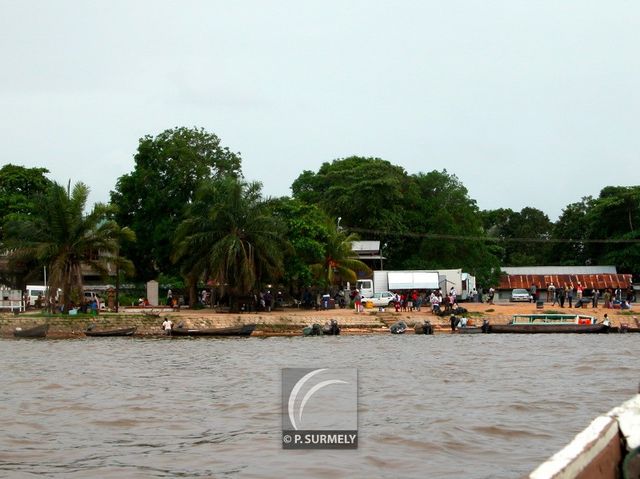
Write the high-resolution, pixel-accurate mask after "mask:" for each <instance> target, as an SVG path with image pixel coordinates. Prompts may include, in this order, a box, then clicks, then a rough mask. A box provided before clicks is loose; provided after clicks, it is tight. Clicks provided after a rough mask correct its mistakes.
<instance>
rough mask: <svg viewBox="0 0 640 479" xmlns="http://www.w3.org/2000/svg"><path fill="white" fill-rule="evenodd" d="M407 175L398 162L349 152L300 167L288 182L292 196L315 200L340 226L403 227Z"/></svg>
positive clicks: (387, 228)
mask: <svg viewBox="0 0 640 479" xmlns="http://www.w3.org/2000/svg"><path fill="white" fill-rule="evenodd" d="M408 183H409V178H408V176H407V174H406V172H405V171H404V169H403V168H401V167H400V166H395V165H392V164H391V163H389V162H388V161H386V160H382V159H380V158H363V157H358V156H351V157H349V158H344V159H339V160H335V161H333V162H331V163H323V164H322V166H321V167H320V169H319V170H318V172H317V173H313V172H311V171H304V172H303V173H302V174H301V175H300V176H299V177H298V178H297V179H296V180H295V181H294V182H293V185H292V186H291V189H292V191H293V196H294V198H296V199H299V200H301V201H304V202H305V203H308V204H317V205H319V206H320V207H322V208H323V209H324V210H325V211H326V212H327V214H328V215H329V216H331V217H333V218H334V219H337V218H338V217H341V218H342V220H341V221H342V222H341V224H342V225H343V226H351V227H359V228H366V229H374V230H398V229H399V228H402V227H403V222H402V215H403V212H404V210H403V198H404V194H405V191H406V190H407V188H408Z"/></svg>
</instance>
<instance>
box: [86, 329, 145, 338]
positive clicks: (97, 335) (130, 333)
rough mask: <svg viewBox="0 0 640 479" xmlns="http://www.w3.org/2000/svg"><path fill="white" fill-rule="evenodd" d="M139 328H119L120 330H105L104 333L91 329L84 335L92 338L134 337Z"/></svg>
mask: <svg viewBox="0 0 640 479" xmlns="http://www.w3.org/2000/svg"><path fill="white" fill-rule="evenodd" d="M137 329H138V328H119V329H105V330H102V331H96V330H95V329H92V328H89V329H87V330H86V331H85V332H84V334H85V336H89V337H92V338H102V337H111V336H133V335H134V334H135V332H136V330H137Z"/></svg>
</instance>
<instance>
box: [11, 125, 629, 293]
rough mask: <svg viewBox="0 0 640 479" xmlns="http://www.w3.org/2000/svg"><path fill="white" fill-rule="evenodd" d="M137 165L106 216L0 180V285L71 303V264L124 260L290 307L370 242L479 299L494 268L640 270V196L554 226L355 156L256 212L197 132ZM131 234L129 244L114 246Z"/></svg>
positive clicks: (70, 198) (605, 203) (584, 205)
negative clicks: (45, 285) (441, 272)
mask: <svg viewBox="0 0 640 479" xmlns="http://www.w3.org/2000/svg"><path fill="white" fill-rule="evenodd" d="M134 159H135V166H134V169H133V171H132V172H130V173H128V174H125V175H123V176H121V177H120V178H119V179H118V181H117V184H116V187H115V189H114V191H112V193H111V206H110V208H107V207H105V206H103V205H96V207H95V208H94V210H93V211H92V212H91V213H89V214H85V213H84V212H83V210H84V208H85V202H86V198H87V196H86V195H87V191H88V190H87V187H86V186H84V185H81V184H79V185H76V187H74V189H73V191H72V192H70V191H66V190H65V189H64V188H62V187H61V186H59V185H56V184H53V183H52V182H51V181H50V180H48V179H47V178H46V176H45V174H46V173H47V170H45V169H43V168H24V167H19V166H13V165H5V166H4V167H3V168H2V169H0V208H1V211H2V218H1V219H2V223H1V226H2V230H1V232H2V236H1V237H0V239H1V240H2V241H3V243H4V244H3V246H4V248H5V249H7V248H10V249H11V250H12V251H13V254H12V255H11V257H12V258H13V261H12V262H11V263H10V265H9V273H11V274H9V275H5V276H3V278H2V280H3V281H4V282H5V283H11V284H18V283H22V284H24V283H23V282H24V279H25V278H26V277H28V275H29V274H30V273H33V271H34V270H35V269H36V268H41V267H42V265H43V264H46V265H47V266H48V267H49V268H52V271H54V272H55V271H56V270H57V271H58V272H55V273H52V279H54V276H55V281H56V284H60V285H61V287H63V288H65V289H66V290H68V291H69V292H70V293H69V294H70V295H73V294H75V293H73V291H77V288H78V284H79V281H80V280H79V264H80V261H85V262H88V263H90V262H91V261H92V259H95V258H96V256H95V254H96V252H97V251H100V252H101V254H106V255H112V256H113V255H116V256H115V257H112V260H113V261H116V259H117V258H119V257H120V256H121V255H120V251H122V252H123V255H122V256H128V257H130V258H131V259H133V261H134V263H135V266H136V269H137V277H136V279H137V280H139V281H146V280H148V279H152V278H153V279H155V278H172V277H173V278H176V277H178V276H181V277H182V278H183V281H184V284H185V285H186V286H187V287H188V288H189V290H190V294H189V297H190V300H191V302H193V301H194V299H195V291H196V288H197V287H198V285H199V284H209V285H222V286H224V289H225V290H226V292H227V293H228V294H230V295H231V296H233V297H240V296H243V295H247V294H250V293H252V292H256V291H257V290H260V289H262V288H263V287H264V286H265V285H266V284H272V283H273V284H279V285H281V286H283V287H284V288H285V289H286V290H288V291H289V292H291V293H293V294H299V293H300V292H301V291H302V290H303V289H305V288H308V287H319V288H322V289H330V288H331V287H332V286H334V285H336V284H338V283H339V282H341V281H344V280H353V279H354V275H355V274H356V273H358V272H360V273H362V271H363V270H364V268H363V265H362V264H358V263H357V262H354V257H353V256H354V255H353V253H352V251H351V250H350V247H349V245H350V244H351V241H353V240H354V239H355V238H357V237H359V238H362V239H366V240H379V241H380V243H381V245H382V251H381V253H382V255H384V257H385V258H386V259H385V268H386V269H448V268H461V269H463V270H464V271H466V272H469V273H471V274H473V275H475V276H476V277H477V279H478V283H479V284H480V285H482V286H488V285H492V284H496V282H497V279H498V275H499V271H500V268H499V267H500V265H503V266H529V265H585V264H613V265H615V266H617V267H618V269H619V271H620V272H624V273H637V272H638V271H640V233H639V230H638V226H639V225H640V186H630V187H621V186H608V187H606V188H604V189H603V190H602V191H601V192H600V195H599V196H598V197H597V198H592V197H586V198H582V199H581V200H580V201H577V202H575V203H572V204H569V205H567V206H566V207H565V208H564V210H563V212H562V215H561V216H560V218H559V219H558V221H556V222H555V223H554V222H552V221H550V220H549V218H548V217H547V215H545V214H544V213H543V212H542V211H540V210H538V209H536V208H534V207H526V208H523V209H522V210H521V211H513V210H511V209H505V208H500V209H496V210H489V211H480V210H479V208H478V206H477V204H476V202H475V200H473V199H472V198H471V197H470V195H469V192H468V191H467V189H466V188H465V186H464V185H463V184H462V183H461V182H460V180H459V179H458V178H457V177H456V176H455V175H453V174H450V173H448V172H447V171H446V170H443V171H436V170H433V171H428V172H420V173H417V174H411V175H410V174H408V173H407V172H406V171H405V170H404V169H403V168H402V167H400V166H397V165H393V164H392V163H390V162H389V161H386V160H384V159H381V158H369V157H357V156H351V157H348V158H343V159H337V160H334V161H332V162H326V163H324V164H322V165H321V166H320V168H319V169H318V171H317V172H313V171H303V172H302V173H301V174H300V175H299V176H298V178H297V179H296V180H295V181H294V182H293V185H292V192H293V195H292V197H290V198H289V197H283V198H277V199H264V198H263V197H262V194H261V185H260V184H259V183H248V182H245V181H243V180H242V173H241V160H240V157H239V155H238V154H236V153H232V152H231V151H230V150H229V149H228V148H226V147H223V146H221V142H220V139H219V138H218V137H217V136H216V135H214V134H212V133H208V132H206V131H204V130H202V129H188V128H175V129H171V130H166V131H164V132H162V133H160V134H159V135H157V136H155V137H152V136H145V137H144V138H142V139H141V140H140V143H139V146H138V150H137V152H136V154H135V156H134ZM133 233H135V235H136V236H137V239H138V240H137V242H136V243H129V244H126V243H122V242H121V241H120V239H122V237H127V236H133ZM356 234H357V235H358V236H355V235H356ZM116 257H117V258H116ZM96 268H100V265H96ZM63 270H64V271H65V273H64V274H63V273H62V272H61V271H63ZM3 271H4V273H6V272H7V268H4V269H3ZM67 300H68V298H65V301H67Z"/></svg>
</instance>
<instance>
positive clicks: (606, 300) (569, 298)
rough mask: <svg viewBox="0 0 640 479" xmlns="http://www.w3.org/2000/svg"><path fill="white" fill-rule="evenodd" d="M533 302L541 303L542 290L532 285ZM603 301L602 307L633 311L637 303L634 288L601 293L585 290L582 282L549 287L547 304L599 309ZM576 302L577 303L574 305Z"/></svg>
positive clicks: (550, 284) (592, 289)
mask: <svg viewBox="0 0 640 479" xmlns="http://www.w3.org/2000/svg"><path fill="white" fill-rule="evenodd" d="M529 293H530V294H531V298H532V301H533V302H538V301H540V297H541V295H540V289H539V288H538V286H537V285H536V284H532V285H531V288H530V289H529ZM600 299H602V306H603V307H604V308H610V309H631V305H632V303H633V302H634V301H635V292H634V290H633V287H632V286H629V288H628V289H627V290H626V291H625V290H623V289H622V288H619V287H618V288H605V289H604V290H603V291H600V290H599V289H597V288H585V287H584V286H583V285H582V284H581V283H580V282H578V283H577V284H573V283H565V284H564V285H559V286H556V285H554V284H553V283H549V284H548V285H547V298H546V300H547V302H550V303H551V304H552V306H555V305H556V304H558V305H559V306H560V307H561V308H564V307H565V304H567V306H568V307H569V308H574V307H575V308H580V307H582V306H585V305H586V306H591V307H592V308H597V307H598V305H599V304H600ZM574 300H575V303H574Z"/></svg>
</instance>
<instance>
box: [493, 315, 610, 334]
mask: <svg viewBox="0 0 640 479" xmlns="http://www.w3.org/2000/svg"><path fill="white" fill-rule="evenodd" d="M609 330H610V326H609V325H607V324H603V323H598V322H597V321H596V318H594V317H593V316H586V315H581V314H516V315H514V316H513V319H512V320H511V322H510V323H508V324H492V325H490V326H489V328H488V332H490V333H520V334H537V333H583V334H584V333H608V332H609Z"/></svg>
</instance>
